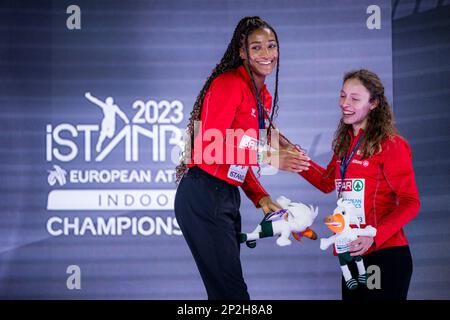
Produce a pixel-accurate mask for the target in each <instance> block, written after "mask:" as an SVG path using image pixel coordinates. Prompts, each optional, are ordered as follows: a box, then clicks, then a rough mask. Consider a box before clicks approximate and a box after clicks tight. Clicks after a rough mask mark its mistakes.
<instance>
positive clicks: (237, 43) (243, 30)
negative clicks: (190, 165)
mask: <svg viewBox="0 0 450 320" xmlns="http://www.w3.org/2000/svg"><path fill="white" fill-rule="evenodd" d="M263 28H267V29H269V30H270V31H272V32H273V34H274V35H275V40H276V43H277V46H278V60H277V69H276V78H275V92H274V99H273V103H272V109H271V114H270V117H269V123H270V124H271V123H272V119H273V117H274V114H275V115H277V114H278V73H279V65H280V63H279V59H280V58H279V57H280V54H279V43H278V36H277V33H276V32H275V30H274V29H273V28H272V27H271V26H270V25H269V24H268V23H267V22H265V21H264V20H263V19H261V18H260V17H257V16H253V17H245V18H242V19H241V20H240V21H239V23H238V24H237V26H236V29H235V30H234V33H233V37H232V39H231V41H230V43H229V45H228V48H227V50H226V51H225V54H224V55H223V57H222V59H221V60H220V62H219V63H218V64H217V65H216V67H215V68H214V69H213V71H212V73H211V75H210V76H209V77H208V79H207V80H206V82H205V84H204V85H203V88H202V90H200V93H199V94H198V96H197V98H196V100H195V103H194V106H193V108H192V111H191V113H190V118H189V124H188V126H187V129H186V131H187V134H188V136H189V138H190V141H188V142H190V143H188V144H186V146H185V150H184V152H183V157H182V159H181V162H180V164H179V165H178V166H177V167H176V182H177V183H178V182H179V181H180V180H181V178H182V177H183V175H184V173H185V172H186V170H187V166H186V160H187V159H186V157H190V152H188V151H190V150H192V149H193V144H194V138H195V136H196V132H194V123H195V121H199V120H200V116H201V112H202V105H203V100H204V98H205V95H206V93H207V91H208V89H209V87H210V86H211V83H212V82H213V80H214V79H215V78H217V77H218V76H219V75H221V74H223V73H225V72H227V71H230V70H233V69H236V68H238V67H239V66H241V65H242V64H243V59H241V57H240V55H239V49H240V48H241V47H242V46H243V45H244V46H245V49H246V52H247V59H248V58H249V51H248V36H249V35H250V34H251V33H252V32H254V31H256V30H258V29H263ZM249 69H250V77H251V79H252V83H253V87H254V93H255V96H256V100H257V102H258V105H259V106H261V107H262V108H263V109H264V106H262V104H261V102H260V99H259V96H258V92H257V89H256V84H255V81H254V78H253V73H252V72H251V68H249ZM264 110H265V109H264ZM272 128H273V125H272V124H271V125H269V127H268V128H267V136H270V130H271V129H272Z"/></svg>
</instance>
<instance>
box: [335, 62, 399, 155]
mask: <svg viewBox="0 0 450 320" xmlns="http://www.w3.org/2000/svg"><path fill="white" fill-rule="evenodd" d="M350 79H356V80H358V81H360V82H361V84H362V85H363V86H364V87H365V88H366V89H367V91H369V93H370V98H369V101H370V102H374V101H375V102H377V103H378V105H377V107H376V108H374V109H373V110H371V111H370V113H369V117H368V118H367V127H366V129H365V130H364V140H363V143H362V157H363V158H367V157H370V156H372V155H374V154H375V153H377V152H379V151H381V143H382V141H383V140H384V139H386V138H390V137H393V136H395V135H398V131H397V129H396V128H395V122H394V116H393V114H392V110H391V106H390V105H389V102H388V100H387V98H386V96H385V94H384V86H383V83H382V82H381V80H380V78H379V77H378V76H377V75H376V74H375V73H373V72H372V71H369V70H366V69H360V70H356V71H351V72H348V73H346V74H345V75H344V80H343V83H345V82H346V81H347V80H350ZM351 127H352V126H351V125H349V124H345V123H344V122H343V121H342V119H341V121H340V123H339V126H338V128H337V129H336V132H335V134H334V141H333V151H334V153H335V154H336V155H337V156H338V157H340V158H342V157H343V156H344V155H345V154H346V153H347V151H348V149H349V147H350V134H349V129H351Z"/></svg>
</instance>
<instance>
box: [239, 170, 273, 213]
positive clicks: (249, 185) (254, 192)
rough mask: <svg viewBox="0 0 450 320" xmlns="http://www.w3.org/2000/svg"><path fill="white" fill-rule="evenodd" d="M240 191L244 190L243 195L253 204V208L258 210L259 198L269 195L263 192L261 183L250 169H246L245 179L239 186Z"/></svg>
mask: <svg viewBox="0 0 450 320" xmlns="http://www.w3.org/2000/svg"><path fill="white" fill-rule="evenodd" d="M241 187H242V190H244V193H245V195H246V196H247V197H248V198H249V199H250V200H251V201H252V202H253V204H254V205H255V207H257V208H260V207H261V206H260V205H259V203H258V202H259V200H261V198H263V197H265V196H268V195H269V194H268V193H267V192H266V190H264V188H263V186H262V185H261V183H259V180H258V178H256V176H255V173H254V172H253V170H252V167H249V168H248V171H247V176H246V177H245V180H244V183H243V184H242V185H241Z"/></svg>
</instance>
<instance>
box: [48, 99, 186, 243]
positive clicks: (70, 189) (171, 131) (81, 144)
mask: <svg viewBox="0 0 450 320" xmlns="http://www.w3.org/2000/svg"><path fill="white" fill-rule="evenodd" d="M84 97H85V98H86V99H87V101H88V102H89V103H88V104H86V105H87V106H92V105H93V106H96V107H98V108H100V110H101V115H102V117H101V118H100V119H99V118H97V117H96V118H94V119H92V117H91V116H90V117H88V118H87V121H86V122H87V123H86V122H84V121H83V123H74V122H73V121H67V122H63V123H57V124H54V123H49V124H47V126H46V161H47V162H50V163H52V168H51V169H50V170H48V176H47V182H48V185H49V186H50V187H51V188H52V190H50V192H49V194H48V200H47V210H50V211H52V210H58V211H89V212H91V211H108V212H111V211H119V210H121V211H122V210H127V211H135V210H145V211H150V212H155V211H165V212H169V211H173V208H174V198H175V189H174V176H175V170H174V162H175V160H172V159H174V158H175V157H174V155H176V154H179V152H180V150H182V149H183V147H184V145H183V139H182V138H183V135H182V131H181V129H180V128H179V127H178V126H177V125H179V124H180V123H181V121H182V120H183V104H182V103H181V102H180V101H178V100H174V101H172V102H169V101H167V100H162V101H159V102H157V101H154V100H149V101H147V102H144V101H142V100H136V101H134V102H133V103H132V104H131V108H130V109H132V110H135V114H134V115H132V116H130V111H129V110H127V109H126V108H125V107H123V106H122V107H120V106H119V105H118V104H117V103H116V102H115V100H114V99H113V97H107V98H106V99H104V100H102V99H99V98H97V97H95V96H94V95H92V94H91V93H90V92H86V94H85V95H84ZM125 111H127V112H125ZM90 120H93V121H90ZM55 162H57V164H55ZM165 166H166V168H164V167H165ZM149 186H151V187H149ZM78 219H79V217H73V215H71V217H70V218H61V217H51V218H50V219H49V220H48V222H47V230H48V232H49V233H50V234H51V235H55V236H56V235H61V234H64V235H67V234H74V235H83V234H84V232H86V231H88V232H90V233H91V234H96V235H111V234H118V235H121V234H122V233H123V231H124V230H127V229H129V231H130V232H131V233H132V234H141V235H149V233H152V232H154V233H155V234H158V233H160V230H169V229H170V230H171V231H170V230H169V231H168V232H166V233H170V234H172V233H175V234H181V232H180V231H179V226H178V224H177V223H176V219H175V218H172V217H165V221H166V223H167V224H170V226H169V227H167V226H164V221H163V220H164V218H162V217H154V216H152V217H140V218H139V219H138V218H137V217H133V218H128V217H120V219H119V218H117V219H116V218H115V217H111V218H110V219H109V220H107V221H106V220H102V219H104V218H99V217H95V218H91V217H86V215H84V216H83V217H82V218H81V221H79V220H78ZM99 219H100V220H99ZM123 219H126V220H127V221H123ZM133 219H134V220H133ZM150 220H151V221H150ZM102 225H105V226H107V227H105V228H103V229H102ZM55 228H56V229H55Z"/></svg>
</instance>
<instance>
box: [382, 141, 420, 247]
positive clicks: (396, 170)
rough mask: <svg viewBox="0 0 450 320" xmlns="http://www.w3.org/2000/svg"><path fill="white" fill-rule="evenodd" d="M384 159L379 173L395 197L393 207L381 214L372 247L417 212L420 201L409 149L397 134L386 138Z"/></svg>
mask: <svg viewBox="0 0 450 320" xmlns="http://www.w3.org/2000/svg"><path fill="white" fill-rule="evenodd" d="M385 148H386V152H385V154H386V160H385V161H384V162H383V174H384V177H385V179H386V181H387V183H388V184H389V186H390V187H391V189H392V191H393V192H394V193H395V194H396V196H397V207H396V208H395V209H394V210H393V211H392V212H391V213H389V214H387V215H385V216H383V218H382V219H380V221H378V225H377V235H376V236H375V246H376V247H379V246H381V245H382V244H383V243H384V242H385V241H386V240H388V239H389V238H390V237H391V236H392V235H394V234H395V233H396V232H398V231H399V230H400V229H401V228H402V227H403V226H404V225H405V224H406V223H408V222H409V221H410V220H412V219H413V218H414V217H415V216H416V215H417V213H418V212H419V207H420V202H419V194H418V192H417V186H416V181H415V178H414V170H413V166H412V157H411V149H410V147H409V145H408V143H407V142H406V141H405V140H403V139H402V138H400V137H396V138H394V140H393V141H392V140H391V141H389V142H388V143H387V144H386V146H385Z"/></svg>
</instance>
